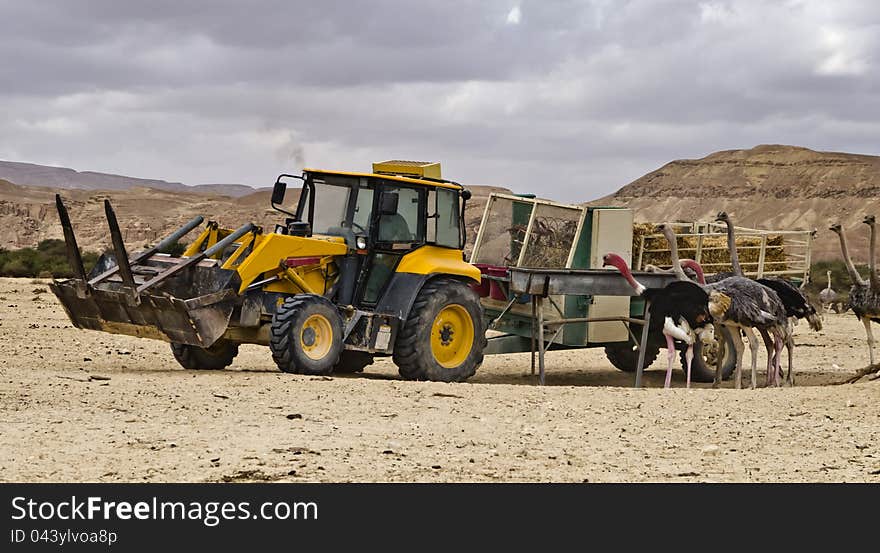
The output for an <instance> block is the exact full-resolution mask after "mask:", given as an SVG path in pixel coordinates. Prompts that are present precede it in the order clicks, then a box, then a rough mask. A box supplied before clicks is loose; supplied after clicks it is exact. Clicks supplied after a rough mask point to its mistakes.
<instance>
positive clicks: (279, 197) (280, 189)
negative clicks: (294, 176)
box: [272, 180, 287, 205]
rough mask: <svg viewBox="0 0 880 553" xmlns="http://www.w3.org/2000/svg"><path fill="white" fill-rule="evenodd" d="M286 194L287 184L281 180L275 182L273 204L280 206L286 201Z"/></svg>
mask: <svg viewBox="0 0 880 553" xmlns="http://www.w3.org/2000/svg"><path fill="white" fill-rule="evenodd" d="M285 192H287V183H286V182H282V181H281V180H277V181H275V187H274V188H272V203H273V204H279V205H280V204H281V203H282V202H283V201H284V193H285Z"/></svg>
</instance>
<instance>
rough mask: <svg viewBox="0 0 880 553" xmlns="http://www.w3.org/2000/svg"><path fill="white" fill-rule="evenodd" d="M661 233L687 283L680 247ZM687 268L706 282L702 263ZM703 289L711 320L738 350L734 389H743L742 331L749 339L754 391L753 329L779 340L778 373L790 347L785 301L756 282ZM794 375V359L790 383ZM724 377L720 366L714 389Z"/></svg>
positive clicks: (741, 280) (730, 281)
mask: <svg viewBox="0 0 880 553" xmlns="http://www.w3.org/2000/svg"><path fill="white" fill-rule="evenodd" d="M660 230H661V232H663V235H664V236H665V237H666V240H667V241H668V242H669V249H670V253H671V254H672V268H673V270H675V274H676V275H677V276H678V278H679V280H688V278H687V275H686V274H685V272H684V270H683V269H682V267H681V261H680V260H679V258H678V244H677V242H676V238H675V232H674V231H673V230H672V227H671V226H669V225H660ZM685 264H686V265H687V266H688V267H689V268H691V269H693V270H694V271H695V272H696V273H697V275H698V278H700V279H701V280H703V281H704V282H705V279H704V277H703V268H702V267H701V266H700V264H699V263H697V262H696V261H693V260H687V261H686V262H685ZM703 288H704V289H705V291H706V292H707V293H708V294H709V307H710V308H711V309H710V311H709V312H710V313H711V315H712V318H713V319H714V320H715V322H716V323H717V324H720V325H724V326H726V327H727V328H728V329H729V330H730V331H731V332H730V334H731V336H732V338H733V344H734V348H735V349H736V372H735V377H734V382H735V384H734V386H735V387H736V388H737V389H739V388H742V364H743V357H744V353H745V344H744V343H743V341H742V337H741V336H740V331H742V332H743V333H744V334H745V335H746V337H747V338H748V340H749V348H750V349H751V352H752V382H751V387H752V388H754V387H755V386H756V381H757V372H758V369H757V363H758V347H759V345H758V341H757V338H756V336H755V333H754V331H753V330H752V329H753V328H754V329H758V330H766V331H767V332H768V333H770V334H772V335H773V336H774V337H775V338H776V340H775V343H774V347H773V350H774V352H775V354H776V365H777V367H776V368H775V369H774V370H773V371H771V372H774V373H775V371H776V370H778V365H779V353H780V352H781V351H782V348H783V344H787V343H788V342H789V341H790V337H791V330H790V328H789V322H788V317H786V315H785V307H784V306H783V305H782V301H781V300H780V299H779V296H778V295H777V294H776V292H774V291H773V290H772V289H770V288H767V287H766V286H764V285H762V284H758V283H757V282H755V281H754V280H751V279H748V278H745V277H740V276H732V277H728V278H726V279H724V280H721V281H718V282H715V283H712V284H707V285H705V286H704V287H703ZM768 355H769V354H768ZM791 374H792V363H791V358H789V367H788V378H789V381H791ZM721 376H722V375H721V364H720V363H718V365H717V366H716V370H715V381H714V383H713V386H714V387H716V388H717V387H718V386H720V385H721ZM768 378H769V376H768ZM777 385H778V382H777Z"/></svg>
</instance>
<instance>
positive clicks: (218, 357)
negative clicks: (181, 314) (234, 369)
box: [171, 340, 238, 370]
mask: <svg viewBox="0 0 880 553" xmlns="http://www.w3.org/2000/svg"><path fill="white" fill-rule="evenodd" d="M171 353H173V354H174V358H175V359H177V362H178V363H180V365H181V366H182V367H183V368H184V369H201V370H220V369H225V368H226V367H228V366H229V365H231V364H232V360H233V359H235V356H236V355H238V344H237V343H235V342H230V341H229V340H217V341H216V342H214V344H213V345H211V347H209V348H201V347H199V346H191V345H189V344H179V343H177V342H171Z"/></svg>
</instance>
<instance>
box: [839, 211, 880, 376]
mask: <svg viewBox="0 0 880 553" xmlns="http://www.w3.org/2000/svg"><path fill="white" fill-rule="evenodd" d="M863 222H864V223H865V224H867V225H868V226H869V227H870V229H871V238H870V248H871V251H870V255H869V256H868V259H869V262H868V267H869V268H870V271H871V275H870V282H866V281H865V279H863V278H862V275H860V274H859V272H858V271H856V267H855V265H853V262H852V259H851V258H850V256H849V248H848V247H847V245H846V233H844V232H843V229H842V228H841V226H840V223H836V224H834V225H831V227H830V229H831V230H832V231H833V232H835V233H837V236H838V237H839V238H840V249H841V251H842V252H843V262H844V263H845V264H846V272H847V273H849V278H850V280H852V283H853V284H852V287H851V288H850V289H849V305H850V307H851V308H852V310H853V313H855V315H856V317H858V318H859V320H860V321H862V324H864V325H865V334H866V335H867V338H868V359H869V360H870V363H871V366H874V333H873V332H872V330H871V322H872V321H873V322H875V323H880V288H878V286H877V274H876V272H875V271H874V262H875V259H874V246H875V244H876V233H875V228H874V227H875V222H874V216H873V215H872V216H868V217H865V219H864V220H863ZM877 374H880V371H877Z"/></svg>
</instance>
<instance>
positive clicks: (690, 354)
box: [684, 344, 694, 388]
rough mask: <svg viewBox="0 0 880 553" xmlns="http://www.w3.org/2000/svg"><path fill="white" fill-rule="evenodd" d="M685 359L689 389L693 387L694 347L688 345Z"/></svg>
mask: <svg viewBox="0 0 880 553" xmlns="http://www.w3.org/2000/svg"><path fill="white" fill-rule="evenodd" d="M684 358H685V360H686V361H687V366H688V374H687V387H688V388H690V387H691V364H692V363H693V362H694V345H693V344H688V348H687V351H685V352H684Z"/></svg>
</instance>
